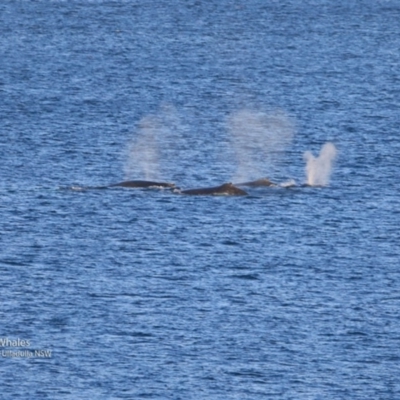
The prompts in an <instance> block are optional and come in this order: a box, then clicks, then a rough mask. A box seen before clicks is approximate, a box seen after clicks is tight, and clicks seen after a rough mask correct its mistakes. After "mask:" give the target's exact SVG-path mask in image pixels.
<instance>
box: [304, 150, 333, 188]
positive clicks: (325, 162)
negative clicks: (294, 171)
mask: <svg viewBox="0 0 400 400" xmlns="http://www.w3.org/2000/svg"><path fill="white" fill-rule="evenodd" d="M336 154H337V151H336V147H335V145H334V144H333V143H329V142H328V143H325V144H324V145H323V146H322V148H321V151H320V153H319V156H318V157H314V156H313V154H312V153H311V152H310V151H306V152H305V153H304V160H305V161H306V175H307V184H308V185H310V186H326V185H328V184H329V178H330V176H331V172H332V164H333V161H334V160H335V158H336Z"/></svg>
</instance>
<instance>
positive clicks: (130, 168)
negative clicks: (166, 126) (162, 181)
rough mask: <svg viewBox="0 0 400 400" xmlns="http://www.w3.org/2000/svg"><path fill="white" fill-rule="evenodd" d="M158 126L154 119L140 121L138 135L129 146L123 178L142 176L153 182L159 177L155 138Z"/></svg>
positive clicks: (157, 148) (157, 149)
mask: <svg viewBox="0 0 400 400" xmlns="http://www.w3.org/2000/svg"><path fill="white" fill-rule="evenodd" d="M159 129H160V128H159V124H158V123H157V120H156V118H154V117H151V116H149V117H145V118H143V119H142V120H141V121H140V126H139V134H138V136H137V138H136V140H134V141H132V142H131V143H130V144H129V148H128V159H127V162H126V165H125V178H126V179H130V178H132V177H134V176H139V177H140V176H144V177H145V179H147V180H154V179H156V178H157V176H158V175H159V147H158V143H157V136H158V131H159Z"/></svg>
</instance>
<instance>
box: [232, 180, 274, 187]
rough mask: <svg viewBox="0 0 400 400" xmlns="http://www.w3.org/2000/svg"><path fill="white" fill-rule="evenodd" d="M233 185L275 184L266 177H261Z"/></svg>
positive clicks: (256, 185) (257, 185) (255, 185)
mask: <svg viewBox="0 0 400 400" xmlns="http://www.w3.org/2000/svg"><path fill="white" fill-rule="evenodd" d="M235 185H236V186H249V187H259V186H274V185H275V184H274V183H272V182H271V181H270V180H269V179H267V178H261V179H257V180H256V181H250V182H241V183H235Z"/></svg>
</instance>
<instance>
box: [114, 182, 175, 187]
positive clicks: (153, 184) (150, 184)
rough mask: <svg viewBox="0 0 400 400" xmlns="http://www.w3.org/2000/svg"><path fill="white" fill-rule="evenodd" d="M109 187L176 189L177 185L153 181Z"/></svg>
mask: <svg viewBox="0 0 400 400" xmlns="http://www.w3.org/2000/svg"><path fill="white" fill-rule="evenodd" d="M108 187H126V188H157V187H158V188H174V187H175V184H174V183H170V182H153V181H140V180H137V181H124V182H119V183H114V184H112V185H109V186H108Z"/></svg>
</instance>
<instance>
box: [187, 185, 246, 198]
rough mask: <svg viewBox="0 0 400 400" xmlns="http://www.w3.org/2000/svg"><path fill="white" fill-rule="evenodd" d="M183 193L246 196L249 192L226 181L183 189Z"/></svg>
mask: <svg viewBox="0 0 400 400" xmlns="http://www.w3.org/2000/svg"><path fill="white" fill-rule="evenodd" d="M181 193H182V194H188V195H197V196H201V195H203V196H206V195H208V196H245V195H247V192H245V191H244V190H242V189H240V188H238V187H236V186H234V185H233V184H232V183H224V184H223V185H220V186H215V187H209V188H199V189H189V190H182V191H181Z"/></svg>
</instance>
